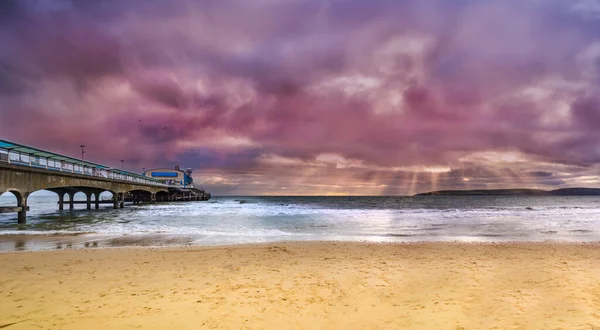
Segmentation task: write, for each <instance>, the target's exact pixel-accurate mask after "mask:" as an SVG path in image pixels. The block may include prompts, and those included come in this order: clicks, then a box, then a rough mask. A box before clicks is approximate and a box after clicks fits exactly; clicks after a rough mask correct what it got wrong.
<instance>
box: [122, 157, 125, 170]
mask: <svg viewBox="0 0 600 330" xmlns="http://www.w3.org/2000/svg"><path fill="white" fill-rule="evenodd" d="M123 164H125V160H124V159H121V171H122V170H123Z"/></svg>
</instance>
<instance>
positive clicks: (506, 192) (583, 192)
mask: <svg viewBox="0 0 600 330" xmlns="http://www.w3.org/2000/svg"><path fill="white" fill-rule="evenodd" d="M415 196H600V188H563V189H556V190H541V189H477V190H438V191H430V192H426V193H420V194H415Z"/></svg>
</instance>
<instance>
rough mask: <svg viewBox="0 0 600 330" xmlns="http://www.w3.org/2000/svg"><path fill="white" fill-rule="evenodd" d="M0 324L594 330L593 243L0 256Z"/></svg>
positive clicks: (598, 260) (598, 297)
mask: <svg viewBox="0 0 600 330" xmlns="http://www.w3.org/2000/svg"><path fill="white" fill-rule="evenodd" d="M0 264H1V265H2V272H0V311H1V313H0V328H6V329H11V330H16V329H34V328H40V329H129V328H131V329H133V328H140V329H198V328H206V329H598V328H600V246H599V245H597V244H542V243H515V244H462V243H422V244H366V243H365V244H362V243H332V242H319V243H281V244H265V245H241V246H230V247H181V248H172V247H171V248H110V249H82V250H60V251H48V252H11V253H2V254H0Z"/></svg>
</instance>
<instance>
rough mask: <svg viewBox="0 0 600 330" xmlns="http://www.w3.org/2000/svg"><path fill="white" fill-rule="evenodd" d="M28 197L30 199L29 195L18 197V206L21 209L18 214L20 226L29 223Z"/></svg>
mask: <svg viewBox="0 0 600 330" xmlns="http://www.w3.org/2000/svg"><path fill="white" fill-rule="evenodd" d="M15 195H16V194H15ZM19 195H20V194H19ZM16 196H17V195H16ZM27 197H29V193H24V194H23V195H20V196H17V205H18V206H20V207H21V211H19V213H17V221H18V222H19V224H20V225H24V224H26V223H27Z"/></svg>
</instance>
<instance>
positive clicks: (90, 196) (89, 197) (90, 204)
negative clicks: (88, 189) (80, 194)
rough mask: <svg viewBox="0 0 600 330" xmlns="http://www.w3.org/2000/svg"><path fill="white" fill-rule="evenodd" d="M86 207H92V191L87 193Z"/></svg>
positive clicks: (89, 208)
mask: <svg viewBox="0 0 600 330" xmlns="http://www.w3.org/2000/svg"><path fill="white" fill-rule="evenodd" d="M85 200H86V202H87V203H86V207H87V209H88V210H91V209H92V193H88V194H85Z"/></svg>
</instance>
